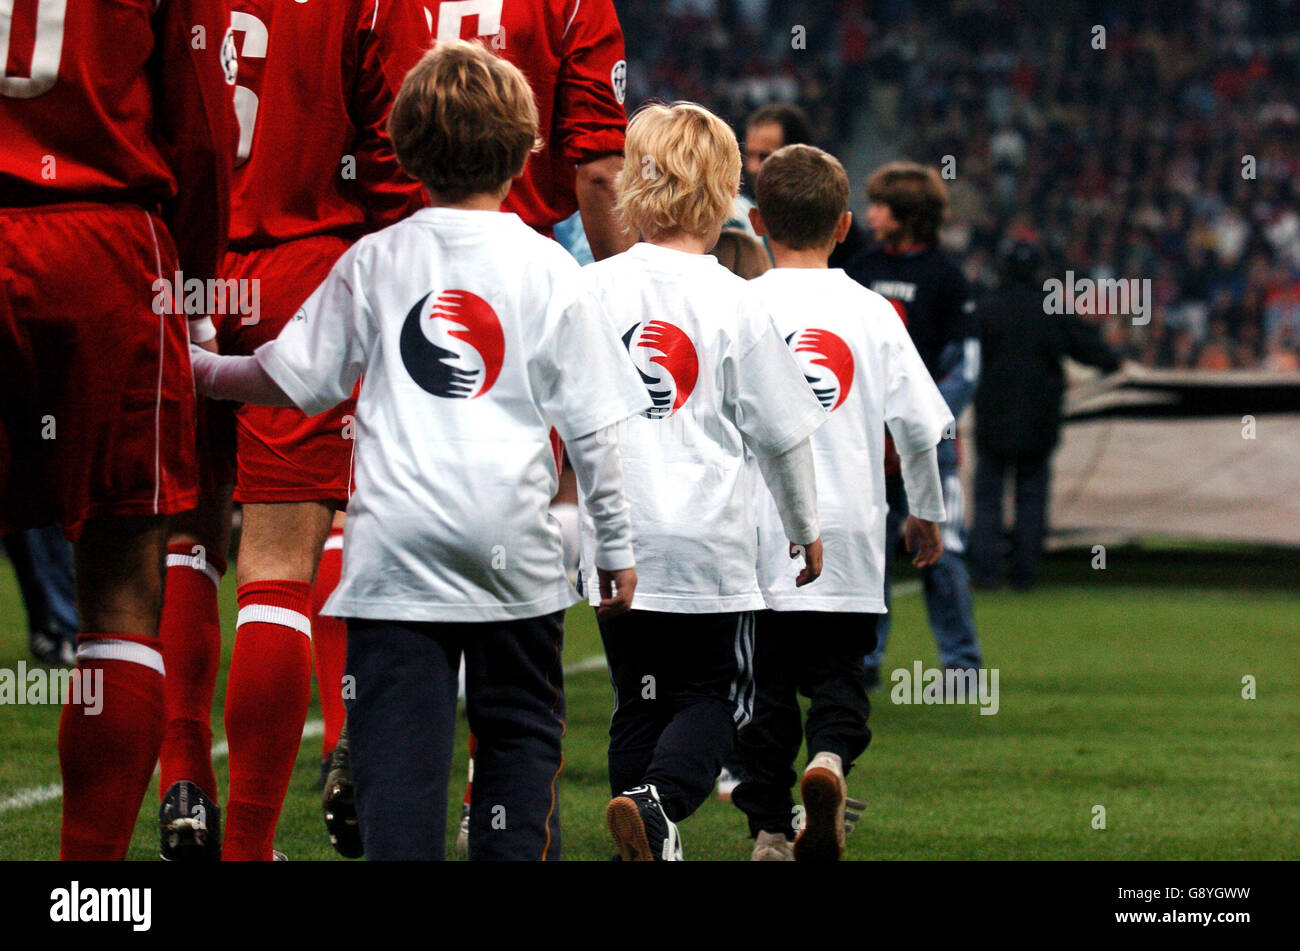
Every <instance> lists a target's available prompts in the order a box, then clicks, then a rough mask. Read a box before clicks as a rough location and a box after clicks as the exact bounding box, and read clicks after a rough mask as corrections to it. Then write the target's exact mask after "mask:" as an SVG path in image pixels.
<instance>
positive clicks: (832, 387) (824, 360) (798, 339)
mask: <svg viewBox="0 0 1300 951" xmlns="http://www.w3.org/2000/svg"><path fill="white" fill-rule="evenodd" d="M785 342H786V343H788V344H789V345H790V347H791V349H792V350H794V355H795V357H796V358H797V359H798V360H799V366H800V367H801V368H802V369H803V375H804V379H806V380H807V381H808V383H809V384H810V385H811V386H812V390H813V394H814V395H815V396H816V397H817V399H818V400H820V401H821V404H822V407H823V408H824V409H825V410H826V411H827V412H828V413H830V412H834V411H835V410H837V409H839V408H840V406H841V405H843V403H844V401H845V400H846V399H848V397H849V391H850V390H851V389H853V351H852V350H850V349H849V345H848V344H847V343H845V342H844V340H843V338H841V337H839V336H837V335H835V334H833V333H831V332H830V331H829V330H818V329H816V328H809V329H808V330H799V331H796V332H795V333H792V334H790V336H788V337H786V338H785Z"/></svg>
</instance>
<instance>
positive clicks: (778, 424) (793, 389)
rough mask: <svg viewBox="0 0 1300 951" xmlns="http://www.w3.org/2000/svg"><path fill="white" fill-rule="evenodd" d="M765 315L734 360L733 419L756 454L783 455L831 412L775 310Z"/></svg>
mask: <svg viewBox="0 0 1300 951" xmlns="http://www.w3.org/2000/svg"><path fill="white" fill-rule="evenodd" d="M760 319H761V321H762V323H761V324H760V326H759V328H758V332H757V335H756V337H757V339H755V340H754V341H753V343H752V345H751V346H750V347H749V349H748V350H747V351H742V352H741V353H740V355H739V358H738V359H736V360H734V361H729V362H730V364H731V366H732V368H733V373H732V374H731V376H732V377H733V378H732V379H728V380H727V383H726V386H727V389H728V391H729V393H728V396H729V397H730V399H729V403H730V409H731V418H732V422H734V423H735V424H736V426H737V428H739V429H740V432H741V435H742V436H743V437H744V440H745V445H746V446H748V447H749V449H750V451H751V452H753V453H754V454H755V455H756V456H759V455H768V456H778V455H780V454H781V453H783V452H787V451H788V450H790V449H793V448H794V447H795V446H797V445H799V443H801V442H803V441H804V440H805V439H807V438H808V437H809V436H811V435H812V434H813V433H814V432H816V431H817V428H818V427H819V426H821V425H822V424H823V423H825V422H826V418H827V417H826V411H825V410H824V409H822V405H821V403H819V402H817V397H816V396H814V395H813V391H812V388H811V387H809V386H808V381H807V380H806V379H804V375H803V370H801V369H800V368H799V361H798V360H796V359H795V356H794V354H793V353H791V352H790V347H789V346H787V344H786V342H785V340H784V338H782V336H781V331H779V330H778V329H777V327H776V324H775V323H773V322H772V318H771V316H769V315H768V314H766V313H763V314H762V316H761V318H760ZM742 339H743V338H742ZM751 339H753V338H751Z"/></svg>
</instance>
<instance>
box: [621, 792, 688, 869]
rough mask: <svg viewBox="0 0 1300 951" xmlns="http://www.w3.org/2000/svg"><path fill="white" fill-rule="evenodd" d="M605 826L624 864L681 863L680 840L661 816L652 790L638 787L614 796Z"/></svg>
mask: <svg viewBox="0 0 1300 951" xmlns="http://www.w3.org/2000/svg"><path fill="white" fill-rule="evenodd" d="M605 822H606V824H608V826H609V832H610V835H612V836H613V837H614V844H615V845H616V846H618V854H619V856H620V857H621V858H622V859H623V861H624V862H680V861H682V837H681V836H680V835H679V834H678V832H677V825H676V823H674V822H673V821H672V820H671V819H669V818H668V816H666V815H665V814H664V807H663V806H662V805H661V804H660V803H659V790H657V789H656V788H655V787H654V786H637V787H636V788H635V789H628V790H626V791H625V792H624V793H623V795H621V796H615V797H614V798H613V799H611V800H610V801H609V805H608V806H606V807H605Z"/></svg>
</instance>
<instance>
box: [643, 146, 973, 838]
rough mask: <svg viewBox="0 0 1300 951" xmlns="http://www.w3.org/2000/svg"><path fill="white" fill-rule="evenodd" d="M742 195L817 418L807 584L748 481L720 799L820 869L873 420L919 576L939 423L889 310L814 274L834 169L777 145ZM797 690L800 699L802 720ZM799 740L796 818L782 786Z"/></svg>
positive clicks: (822, 248) (829, 219)
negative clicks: (750, 630) (745, 633)
mask: <svg viewBox="0 0 1300 951" xmlns="http://www.w3.org/2000/svg"><path fill="white" fill-rule="evenodd" d="M755 191H756V194H757V196H758V207H757V208H756V209H754V211H752V212H751V218H752V220H753V224H754V227H755V229H756V230H757V231H758V233H759V234H762V235H766V237H767V239H768V243H769V245H770V247H771V248H772V253H773V255H774V257H775V260H776V267H775V268H773V269H772V270H770V271H768V272H767V273H766V274H764V275H762V276H760V277H758V278H755V279H754V280H753V281H752V282H750V284H749V285H748V291H749V292H750V293H751V294H752V295H753V296H754V297H755V299H758V300H761V301H763V302H764V303H765V304H766V306H767V307H768V308H769V309H770V310H771V312H772V316H773V319H774V320H775V321H776V325H777V327H778V328H780V332H781V335H782V337H784V338H785V340H786V341H787V343H788V345H789V349H790V351H791V353H793V354H794V356H795V357H797V358H798V359H799V361H800V364H801V366H802V369H803V373H804V376H805V378H806V379H807V381H808V384H809V385H810V386H811V391H812V392H813V393H815V394H816V396H817V398H818V400H820V401H821V404H822V405H823V406H824V407H825V408H826V410H827V412H828V413H829V414H830V418H829V420H828V421H827V423H826V425H825V426H823V427H822V428H821V429H819V430H818V431H817V432H816V433H815V434H814V435H813V437H812V448H813V456H814V459H815V463H816V478H817V497H818V504H819V508H820V517H821V526H822V539H823V543H824V545H825V557H826V570H825V571H824V572H823V573H822V576H821V578H820V579H819V580H818V582H817V583H816V584H815V585H812V586H810V587H807V588H796V587H795V585H794V584H792V583H791V581H790V579H789V578H788V577H787V575H788V571H787V570H786V554H785V542H784V539H783V534H782V531H783V530H782V526H781V521H780V519H779V518H778V514H777V506H776V504H775V503H774V502H773V500H772V498H771V497H770V496H769V494H768V493H767V492H765V491H764V490H763V488H762V486H760V485H757V484H755V487H754V490H755V508H756V510H757V511H758V513H759V515H758V579H759V584H760V585H761V586H762V589H763V597H764V599H765V600H766V601H767V605H768V607H769V608H771V609H772V610H769V611H760V612H759V613H758V614H757V615H756V624H755V628H756V630H755V647H754V678H755V683H756V685H757V696H756V698H755V700H754V718H753V721H752V722H751V723H750V724H749V726H748V727H747V728H746V729H745V730H743V731H741V733H740V738H739V740H738V742H737V753H738V756H739V759H740V762H741V769H742V774H743V779H742V781H741V783H740V785H739V786H738V787H737V788H736V789H735V791H734V792H733V793H732V801H733V802H734V803H735V804H736V805H737V806H738V807H740V809H741V810H743V811H744V812H745V814H746V816H747V817H748V819H749V826H750V834H751V835H753V836H754V838H755V840H756V841H755V846H754V852H753V858H754V859H756V860H789V859H791V858H797V859H800V860H811V861H818V860H822V861H825V860H835V859H838V858H839V856H840V853H841V852H842V850H843V848H844V832H845V801H846V798H847V787H846V785H845V780H844V777H845V775H846V774H847V773H848V772H849V770H850V769H851V768H852V766H853V761H854V760H855V759H856V758H857V757H858V756H859V755H861V754H862V752H863V751H864V750H865V749H866V748H867V744H868V743H869V742H870V740H871V731H870V730H868V729H867V716H868V714H869V712H870V707H869V704H868V702H867V693H866V689H865V687H864V684H863V681H862V658H863V656H864V655H866V654H869V653H870V652H871V650H872V649H873V647H874V645H875V628H876V622H877V619H878V618H879V617H880V616H881V615H882V614H883V613H884V612H885V610H886V609H885V601H884V572H885V566H886V565H887V563H888V561H887V559H886V558H885V551H884V545H885V513H886V511H887V507H886V504H885V484H884V476H883V472H884V468H883V466H882V461H883V459H884V425H882V424H887V425H888V426H889V431H890V432H891V433H892V434H893V437H894V442H895V444H896V445H897V446H898V450H899V454H900V456H901V458H902V468H903V479H904V483H905V486H906V489H907V495H908V506H909V509H910V510H911V512H912V515H911V516H910V517H909V518H908V519H907V522H906V524H905V525H904V528H903V537H904V539H905V541H906V543H907V547H908V550H909V551H915V558H914V562H913V563H914V564H916V565H917V566H918V567H919V566H924V565H927V564H932V563H933V562H934V561H935V560H936V559H937V558H938V557H939V554H940V552H941V551H942V542H941V540H940V535H939V526H938V523H940V522H942V521H943V520H944V509H943V492H942V485H941V483H940V480H939V468H938V460H937V456H936V452H935V447H936V445H937V444H938V442H939V440H940V439H941V438H942V435H943V431H944V429H945V428H946V427H947V426H948V424H950V423H951V422H952V414H951V413H950V412H949V411H948V406H947V404H946V403H945V402H944V400H943V397H942V396H940V395H939V390H938V389H937V388H936V387H935V385H934V381H933V380H932V378H931V376H930V374H929V373H928V372H927V371H926V369H925V364H924V363H923V362H922V360H921V357H920V355H919V354H918V353H917V351H916V348H915V346H913V344H912V341H911V338H910V337H909V336H908V333H907V329H906V328H905V327H904V326H903V323H902V321H900V320H899V318H898V314H897V312H896V311H895V310H894V308H893V306H892V305H891V304H890V303H889V302H888V301H887V300H886V299H885V298H883V297H881V296H880V295H879V294H876V293H875V292H873V291H869V290H867V289H866V288H865V287H863V286H861V285H860V284H858V283H856V282H855V281H853V280H852V279H850V278H849V277H848V276H847V275H845V273H844V272H843V271H842V270H840V269H838V268H836V269H829V268H828V266H827V259H828V258H829V256H830V253H831V251H832V250H833V249H834V247H835V245H836V244H837V243H838V242H840V241H842V240H843V239H844V236H845V234H846V233H847V231H848V228H849V224H850V222H851V220H852V216H851V215H850V213H849V211H848V199H849V183H848V178H847V176H846V175H845V174H844V169H843V167H842V166H841V165H840V163H839V162H838V161H836V160H835V158H834V157H833V156H830V155H827V154H826V153H825V152H823V151H822V150H821V149H817V148H813V147H812V146H808V145H791V146H787V147H785V148H782V149H780V150H779V151H777V152H774V153H773V154H772V155H771V156H770V157H769V158H768V159H767V160H766V161H765V162H764V163H763V166H762V169H761V171H760V172H759V176H758V181H757V183H756V188H755ZM639 600H640V594H639V593H638V602H639ZM799 693H803V695H804V696H805V697H807V698H808V699H809V700H810V705H809V707H808V717H807V721H806V723H802V724H801V716H800V711H799V698H798V694H799ZM803 734H806V736H807V742H808V760H809V762H808V768H807V770H806V771H805V772H804V775H803V780H802V783H801V791H802V794H803V807H804V816H803V823H798V822H796V821H795V820H796V810H795V808H794V802H793V800H792V798H791V795H790V789H791V786H793V784H794V781H795V773H794V768H793V767H794V760H795V757H796V756H797V755H798V753H799V746H800V741H801V739H802V738H803V737H802V735H803ZM800 825H802V828H801V829H800V828H799V827H800ZM796 832H798V838H797V839H795V841H794V844H793V848H792V847H791V844H790V838H791V837H792V836H793V835H794V833H796Z"/></svg>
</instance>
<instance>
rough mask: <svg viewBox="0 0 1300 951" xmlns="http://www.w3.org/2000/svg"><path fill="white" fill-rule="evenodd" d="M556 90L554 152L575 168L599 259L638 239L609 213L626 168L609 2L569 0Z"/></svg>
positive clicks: (618, 41)
mask: <svg viewBox="0 0 1300 951" xmlns="http://www.w3.org/2000/svg"><path fill="white" fill-rule="evenodd" d="M573 3H574V5H575V6H576V9H575V10H574V12H573V14H572V18H571V20H570V21H569V23H568V25H567V27H566V30H565V34H564V40H563V42H564V55H563V59H562V60H561V62H560V73H559V76H558V77H557V79H556V87H555V114H554V119H553V121H552V125H553V128H554V132H553V136H552V139H553V141H552V142H551V148H553V149H557V148H558V149H560V150H561V151H562V154H563V155H564V158H565V160H566V161H569V162H572V163H573V164H574V165H575V166H577V173H576V181H575V192H576V198H577V200H578V210H579V211H581V212H582V226H583V229H584V230H585V231H586V232H587V242H588V243H589V244H590V245H591V253H592V255H593V256H594V257H595V259H596V260H597V261H599V260H601V259H602V258H607V257H609V256H610V255H613V254H617V253H618V252H620V251H626V250H627V249H628V248H630V247H631V246H632V245H633V244H634V243H635V241H636V236H635V235H632V234H629V233H627V232H625V231H624V230H623V228H622V226H621V225H620V224H619V222H618V220H617V217H616V216H615V214H614V200H615V197H616V195H615V191H614V177H615V176H616V175H617V174H618V170H619V169H620V168H622V166H623V139H624V133H625V132H626V130H627V113H626V111H625V110H624V108H623V97H624V92H625V90H626V83H627V60H626V58H625V54H624V49H623V29H622V27H620V26H619V23H618V14H617V13H615V12H614V4H613V0H581V2H578V0H573Z"/></svg>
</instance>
